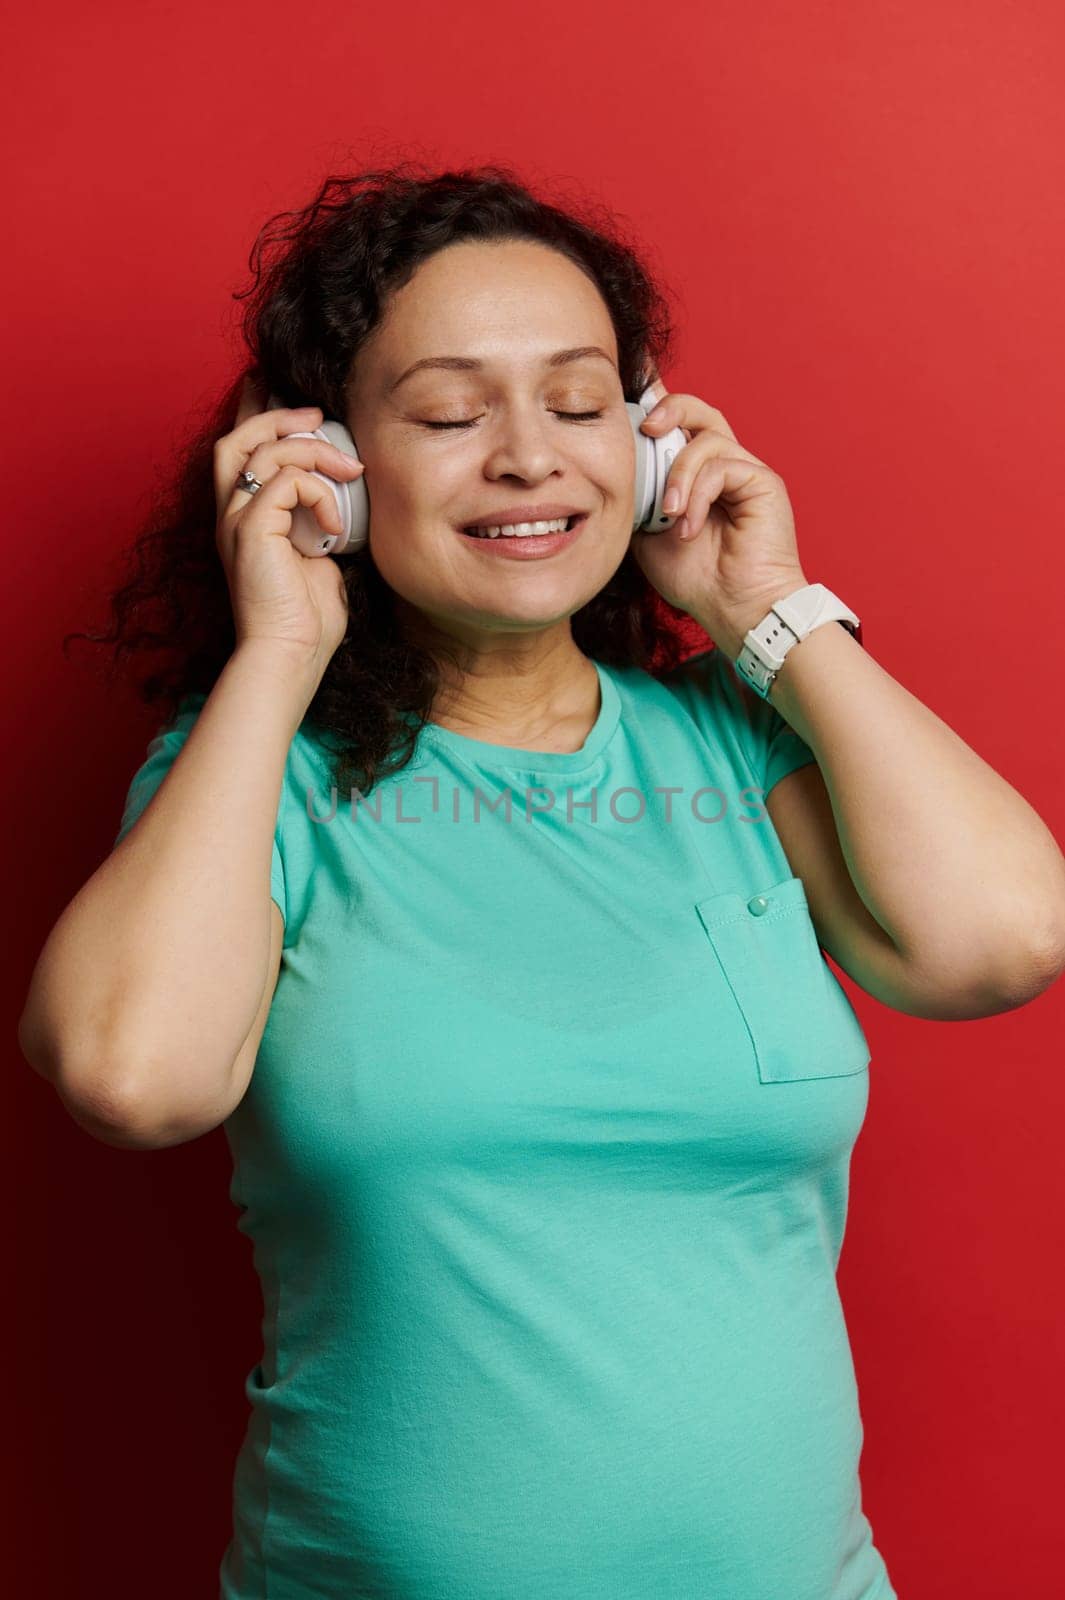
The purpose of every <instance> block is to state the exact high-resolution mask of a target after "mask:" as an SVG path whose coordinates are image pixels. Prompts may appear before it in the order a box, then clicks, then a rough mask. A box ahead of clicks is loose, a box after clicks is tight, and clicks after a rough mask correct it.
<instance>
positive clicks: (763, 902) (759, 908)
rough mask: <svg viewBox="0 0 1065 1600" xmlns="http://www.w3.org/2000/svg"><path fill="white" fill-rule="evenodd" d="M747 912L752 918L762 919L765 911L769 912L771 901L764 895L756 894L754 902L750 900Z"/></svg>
mask: <svg viewBox="0 0 1065 1600" xmlns="http://www.w3.org/2000/svg"><path fill="white" fill-rule="evenodd" d="M747 910H748V911H749V912H750V913H751V916H752V917H760V916H761V915H762V912H763V911H768V910H769V901H768V900H767V899H766V897H765V895H764V894H756V895H755V896H754V898H753V900H748V902H747Z"/></svg>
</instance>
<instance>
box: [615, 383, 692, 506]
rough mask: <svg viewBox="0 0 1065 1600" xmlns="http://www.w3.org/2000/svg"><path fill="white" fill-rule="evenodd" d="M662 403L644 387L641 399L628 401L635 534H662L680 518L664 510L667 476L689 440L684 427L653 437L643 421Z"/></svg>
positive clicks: (671, 429)
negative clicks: (633, 451)
mask: <svg viewBox="0 0 1065 1600" xmlns="http://www.w3.org/2000/svg"><path fill="white" fill-rule="evenodd" d="M657 404H658V396H657V395H656V394H655V393H654V392H653V391H652V390H651V389H650V388H647V389H645V390H644V392H643V394H642V395H641V396H640V398H639V401H638V402H637V401H632V400H626V402H625V410H626V411H627V412H628V414H629V421H630V423H631V424H632V432H633V438H634V440H635V443H636V482H635V485H634V488H635V493H634V495H633V503H632V531H633V533H661V531H662V530H663V529H664V528H671V527H672V526H673V524H674V522H675V521H676V520H677V519H676V517H667V516H666V514H665V512H664V511H663V510H662V500H663V497H664V495H665V492H666V479H667V478H668V477H669V471H670V468H671V467H672V465H673V463H674V461H675V460H676V458H677V456H678V454H679V453H680V451H681V450H683V448H684V446H685V444H686V443H687V440H686V439H685V437H684V434H683V432H682V430H681V429H680V428H670V430H669V432H668V433H664V434H661V435H659V434H656V435H654V436H653V437H652V435H651V434H649V433H643V432H641V429H640V424H641V423H642V422H643V420H644V418H645V417H646V416H647V414H648V412H650V411H653V409H654V407H655V406H656V405H657Z"/></svg>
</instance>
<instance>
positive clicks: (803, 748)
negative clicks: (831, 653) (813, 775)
mask: <svg viewBox="0 0 1065 1600" xmlns="http://www.w3.org/2000/svg"><path fill="white" fill-rule="evenodd" d="M670 686H671V687H672V688H673V692H674V693H678V694H679V695H680V697H681V699H682V701H683V702H684V704H685V705H686V706H687V708H688V710H689V711H690V712H691V714H692V716H693V717H694V719H695V720H696V722H697V723H698V724H699V725H700V727H701V728H702V730H703V731H704V732H705V733H706V734H707V735H708V737H713V736H716V737H717V738H718V739H719V740H725V741H726V742H728V743H732V742H735V743H736V744H738V745H739V747H740V749H741V750H742V752H743V755H744V757H745V759H746V762H747V765H748V766H749V768H750V770H751V771H752V772H753V773H754V774H755V777H756V781H757V783H758V786H759V788H760V789H761V791H762V794H763V796H765V795H767V794H768V793H769V791H770V789H772V787H773V785H774V784H775V783H778V782H779V781H780V779H781V778H785V777H787V775H788V773H789V772H794V771H795V770H796V768H798V767H804V766H806V765H808V763H809V762H811V761H816V760H817V757H816V756H815V755H814V752H813V751H812V750H811V749H810V746H809V745H808V744H807V743H806V741H805V739H802V738H800V737H799V735H798V734H797V733H796V732H795V729H794V728H793V727H792V726H791V725H790V723H788V722H786V721H785V720H784V718H783V717H782V716H781V715H780V712H779V711H778V710H777V708H776V706H774V705H773V703H772V701H770V700H763V699H762V697H761V695H760V694H756V692H755V691H754V690H753V689H752V688H751V686H750V684H749V683H747V682H746V681H745V680H744V679H743V678H742V677H741V676H740V674H739V673H738V672H737V670H736V666H735V663H734V662H732V661H730V660H729V659H728V657H727V656H726V655H725V653H724V651H722V650H718V649H716V648H715V649H712V650H705V651H702V652H701V653H700V654H699V655H696V656H691V657H689V659H688V660H687V661H685V662H683V663H682V665H681V666H680V667H678V668H677V671H676V673H675V674H674V675H673V677H672V679H671V682H670Z"/></svg>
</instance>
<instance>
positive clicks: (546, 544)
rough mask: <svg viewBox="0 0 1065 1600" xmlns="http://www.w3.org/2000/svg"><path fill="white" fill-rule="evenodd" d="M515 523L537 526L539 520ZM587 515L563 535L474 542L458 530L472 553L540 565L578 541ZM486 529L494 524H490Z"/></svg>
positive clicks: (528, 536) (471, 536) (562, 513)
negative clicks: (475, 551)
mask: <svg viewBox="0 0 1065 1600" xmlns="http://www.w3.org/2000/svg"><path fill="white" fill-rule="evenodd" d="M555 515H557V516H560V517H561V516H563V515H572V513H564V512H562V511H559V512H556V513H555ZM513 520H514V521H521V522H536V521H539V520H541V519H539V518H536V517H521V518H514V519H513ZM587 521H588V513H587V512H580V513H579V514H578V516H577V521H576V522H575V523H574V525H573V527H572V528H567V529H565V530H564V531H563V532H562V533H527V534H524V535H517V536H514V535H512V536H511V537H510V538H508V537H507V535H506V534H505V533H501V534H499V535H498V537H497V538H495V539H477V538H475V537H474V536H473V535H472V534H469V533H463V532H462V531H461V529H460V530H459V538H460V539H465V541H466V543H467V544H468V545H470V546H471V547H472V548H473V549H474V550H480V551H483V553H484V554H485V555H492V556H502V557H503V559H504V560H506V559H508V558H509V559H510V560H511V561H543V560H544V559H545V557H547V556H553V555H555V554H556V553H557V552H558V551H559V550H565V549H566V548H567V546H568V545H571V544H573V543H574V542H575V541H576V540H577V539H579V538H580V536H581V532H582V530H583V528H584V525H585V523H586V522H587ZM488 526H489V527H492V526H494V524H492V523H489V524H488Z"/></svg>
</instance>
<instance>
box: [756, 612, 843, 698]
mask: <svg viewBox="0 0 1065 1600" xmlns="http://www.w3.org/2000/svg"><path fill="white" fill-rule="evenodd" d="M826 622H839V623H842V624H843V626H844V627H845V628H846V629H847V630H848V631H849V632H850V633H852V634H853V635H854V637H855V638H856V639H857V641H858V643H859V644H861V642H862V625H861V622H860V620H859V618H858V617H856V616H855V614H854V612H853V611H852V610H851V609H850V607H849V606H846V605H844V603H843V601H842V600H841V599H840V598H839V596H838V595H836V594H833V593H832V591H831V589H828V588H826V587H825V585H824V584H823V583H809V584H807V585H806V586H805V588H802V589H796V590H794V591H793V592H792V593H791V594H789V595H786V596H785V597H784V598H783V599H781V600H774V602H773V604H772V606H771V607H770V609H769V610H768V611H767V612H766V614H765V616H764V617H763V618H762V620H761V622H759V623H758V624H757V625H756V626H755V627H753V628H751V629H750V631H749V632H748V633H747V634H746V635H745V637H744V640H743V644H742V646H741V648H740V653H739V656H738V657H737V659H736V670H737V672H738V673H739V674H740V676H741V677H742V678H743V679H744V680H745V681H746V682H747V683H749V684H750V686H751V688H752V689H754V690H755V692H756V693H757V694H759V695H760V696H761V697H762V699H763V700H766V699H768V698H769V691H770V689H771V688H772V685H773V680H774V678H775V677H776V675H777V673H778V672H779V671H780V669H781V667H782V666H783V664H784V659H785V657H786V656H787V653H788V651H789V650H791V649H792V648H793V647H794V646H795V645H797V644H798V643H799V641H800V640H801V639H805V638H806V636H807V634H810V633H812V632H813V630H814V629H815V628H819V627H821V626H822V624H823V623H826Z"/></svg>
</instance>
